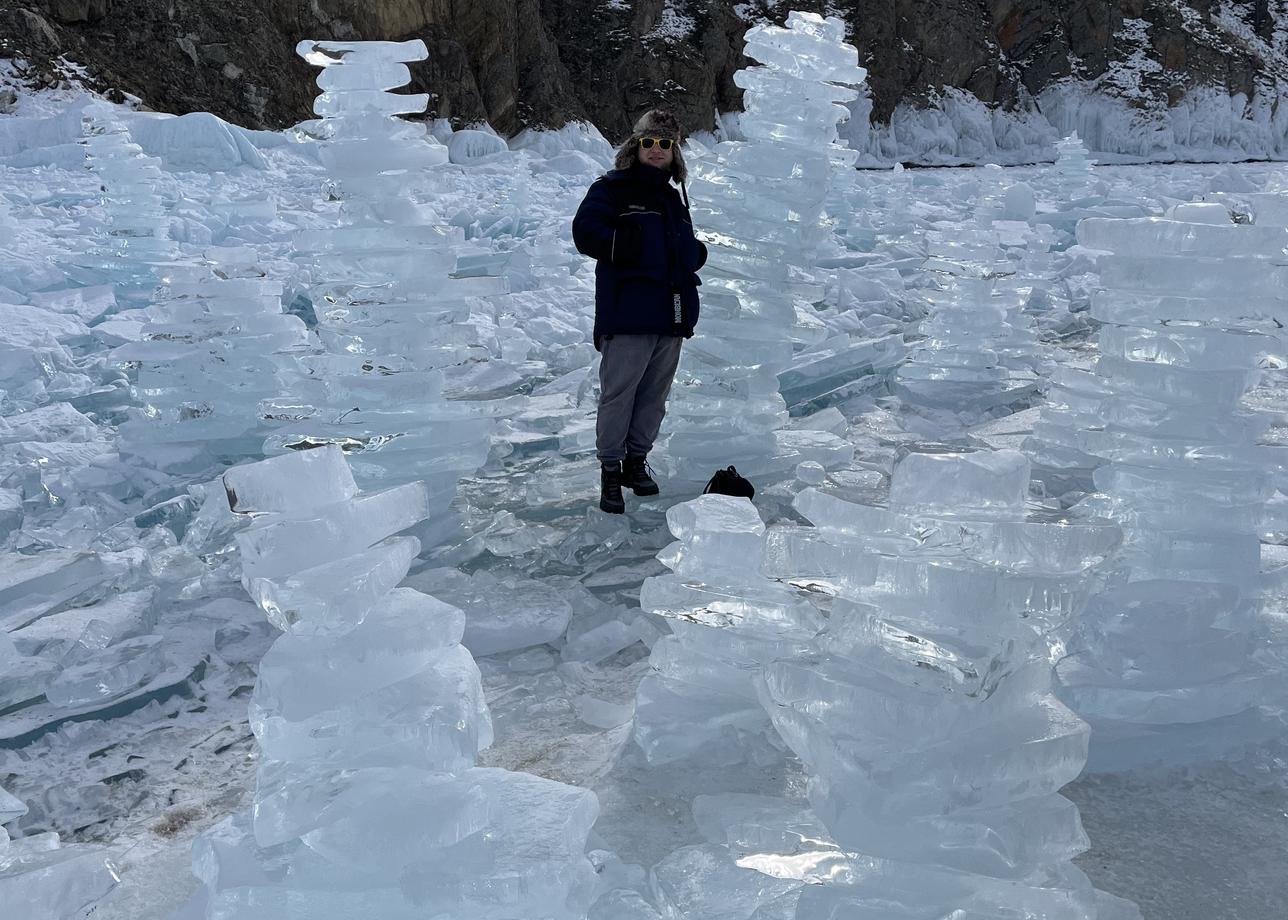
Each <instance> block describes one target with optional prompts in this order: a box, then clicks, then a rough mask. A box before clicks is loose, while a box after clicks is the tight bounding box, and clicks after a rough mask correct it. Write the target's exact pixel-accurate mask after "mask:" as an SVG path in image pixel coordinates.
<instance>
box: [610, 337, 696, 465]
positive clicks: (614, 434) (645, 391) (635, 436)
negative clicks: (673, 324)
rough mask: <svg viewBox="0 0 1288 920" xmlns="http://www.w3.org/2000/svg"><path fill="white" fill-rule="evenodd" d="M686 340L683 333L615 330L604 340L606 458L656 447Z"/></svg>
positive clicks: (637, 453)
mask: <svg viewBox="0 0 1288 920" xmlns="http://www.w3.org/2000/svg"><path fill="white" fill-rule="evenodd" d="M683 341H684V339H682V338H681V337H680V336H678V335H614V336H613V337H611V338H605V339H603V340H602V341H601V342H600V347H599V353H600V363H599V414H598V415H597V416H596V418H595V447H596V448H597V449H598V453H599V459H600V461H601V462H604V463H613V462H616V461H618V460H621V459H623V458H624V457H625V456H626V455H627V454H631V455H633V456H641V457H642V456H644V455H645V454H647V453H648V452H649V450H651V449H652V447H653V441H654V439H655V438H657V432H658V429H659V428H661V427H662V417H663V416H664V415H666V397H667V394H669V393H670V392H671V381H672V380H674V379H675V369H676V367H678V366H679V363H680V344H681V343H682V342H683Z"/></svg>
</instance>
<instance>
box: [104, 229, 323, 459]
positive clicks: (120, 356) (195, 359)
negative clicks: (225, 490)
mask: <svg viewBox="0 0 1288 920" xmlns="http://www.w3.org/2000/svg"><path fill="white" fill-rule="evenodd" d="M160 281H161V284H160V286H159V287H158V288H157V290H156V291H155V293H154V295H153V301H152V304H151V305H150V306H149V307H148V308H147V309H146V311H145V315H146V317H147V322H146V323H145V324H144V325H143V327H142V330H141V332H142V338H141V339H140V340H139V341H137V342H130V343H128V344H125V345H122V346H119V347H118V348H116V349H115V350H114V351H113V352H112V360H113V361H116V362H135V363H137V366H138V378H137V387H136V393H137V394H138V396H139V397H140V398H141V399H142V400H143V402H144V404H145V408H144V409H143V410H142V412H141V417H139V418H136V419H134V420H132V421H130V422H129V423H127V424H126V425H123V426H122V427H121V442H122V446H121V450H122V453H123V454H127V455H132V456H135V457H138V458H140V459H141V460H143V462H144V463H146V464H148V465H150V466H156V467H160V468H163V469H168V470H176V469H186V470H189V471H191V472H201V471H204V470H207V469H209V468H211V467H213V466H216V465H229V464H232V463H237V462H239V461H241V460H243V459H246V458H249V457H257V456H259V455H260V450H261V447H262V445H263V441H264V437H265V435H266V433H267V432H266V430H265V428H264V422H263V421H262V420H261V419H260V418H259V417H258V416H259V405H260V403H261V402H262V401H263V400H266V399H270V398H272V397H274V396H276V395H277V394H278V392H279V391H280V390H281V387H282V385H283V379H284V377H285V374H286V369H287V367H288V364H287V362H288V361H290V360H292V359H293V358H298V357H300V356H301V355H303V353H304V352H305V350H306V349H307V347H308V344H309V336H308V332H307V330H306V329H305V326H304V323H303V321H302V320H300V319H299V317H296V316H290V315H287V314H286V313H284V312H283V310H282V284H281V282H280V281H277V280H275V279H272V278H269V277H267V275H266V272H265V271H264V270H263V269H262V268H261V267H260V265H259V258H258V255H257V254H256V252H255V250H254V249H252V248H250V247H224V246H213V247H209V248H207V249H206V251H205V253H204V258H202V259H201V260H197V261H194V262H192V263H190V264H174V265H170V266H168V267H167V268H166V270H165V273H164V275H163V277H162V278H161V279H160Z"/></svg>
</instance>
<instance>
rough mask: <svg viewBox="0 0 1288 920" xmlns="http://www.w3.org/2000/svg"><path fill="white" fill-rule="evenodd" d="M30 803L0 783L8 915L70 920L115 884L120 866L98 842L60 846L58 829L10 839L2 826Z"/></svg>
mask: <svg viewBox="0 0 1288 920" xmlns="http://www.w3.org/2000/svg"><path fill="white" fill-rule="evenodd" d="M26 813H27V806H26V805H24V804H23V803H22V802H20V801H18V800H17V799H15V798H14V797H13V796H11V795H10V794H9V793H7V792H5V790H4V789H2V788H0V905H4V911H5V914H4V915H5V916H6V917H14V918H15V920H16V918H22V920H72V918H76V917H82V916H85V915H86V913H87V912H89V911H90V910H92V909H93V906H94V904H95V903H96V902H98V901H99V900H100V899H101V898H103V896H104V895H106V894H107V893H108V892H110V891H111V890H112V889H113V888H115V887H116V884H117V882H118V881H119V879H117V877H116V870H115V869H114V867H113V866H112V864H111V863H110V862H108V860H107V859H106V858H105V856H104V852H103V850H102V849H100V848H99V847H93V846H85V845H82V844H72V845H70V846H61V845H60V844H59V842H58V835H57V834H34V835H32V836H30V837H19V838H18V839H16V840H10V839H9V833H8V832H7V831H6V830H5V829H4V825H5V824H8V823H9V822H10V821H16V820H18V819H19V818H21V817H22V816H23V815H25V814H26Z"/></svg>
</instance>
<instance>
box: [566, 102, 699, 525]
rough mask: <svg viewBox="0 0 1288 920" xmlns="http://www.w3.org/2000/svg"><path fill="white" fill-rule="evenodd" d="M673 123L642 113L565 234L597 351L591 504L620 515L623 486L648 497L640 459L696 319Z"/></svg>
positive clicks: (694, 242) (651, 491) (693, 255)
mask: <svg viewBox="0 0 1288 920" xmlns="http://www.w3.org/2000/svg"><path fill="white" fill-rule="evenodd" d="M679 145H680V124H679V121H678V120H677V119H676V117H675V116H674V115H673V114H671V113H670V112H668V111H666V110H665V109H654V110H652V111H650V112H646V113H645V114H644V116H643V117H642V118H640V120H639V121H638V122H636V124H635V130H634V131H633V132H632V133H631V136H630V137H629V138H628V139H627V140H626V142H625V143H623V144H622V146H621V147H619V148H618V150H617V159H616V161H615V162H614V164H613V165H614V168H613V169H612V170H611V171H609V172H608V173H607V174H605V175H603V176H601V177H600V178H599V179H596V180H595V182H594V184H592V185H591V187H590V191H588V192H587V193H586V197H585V199H584V200H583V201H582V203H581V206H580V207H579V208H578V209H577V216H576V217H575V218H574V219H573V222H572V238H573V241H574V242H575V243H576V244H577V251H578V252H580V253H582V254H583V255H587V256H590V257H591V258H592V259H594V260H595V262H596V264H595V332H594V336H595V348H596V349H597V350H598V351H599V353H600V365H599V389H600V393H599V412H598V415H597V417H596V423H595V446H596V448H597V451H598V455H599V462H600V496H599V507H600V508H601V509H603V510H604V511H607V512H608V513H610V514H622V513H623V512H624V511H625V510H626V502H625V501H624V500H623V498H622V487H623V486H624V487H626V488H628V489H631V490H632V491H633V492H634V493H635V494H636V495H656V494H657V493H658V486H657V483H656V482H654V481H653V478H652V476H650V475H649V469H648V465H647V463H646V460H647V458H648V452H649V450H650V449H652V447H653V441H654V439H655V438H656V437H657V433H658V429H660V428H661V426H662V418H663V416H665V415H666V397H667V394H669V393H670V391H671V381H672V380H673V379H674V378H675V369H676V367H677V366H678V365H679V363H680V343H681V342H682V341H683V340H684V339H686V338H689V337H690V336H692V335H693V327H694V325H695V324H696V323H697V321H698V285H699V284H701V283H702V282H701V281H699V280H698V276H697V274H696V272H697V271H698V269H700V268H701V267H702V265H703V263H704V262H706V260H707V248H706V246H704V245H703V244H702V243H700V242H699V241H698V239H697V238H696V237H695V236H694V235H693V222H692V220H691V219H690V217H689V205H688V196H687V195H686V196H685V197H684V199H681V198H680V193H679V192H678V191H677V190H676V188H675V186H674V185H672V182H677V183H680V184H681V187H683V183H684V179H685V175H686V170H685V167H684V158H683V157H682V156H681V155H680V146H679Z"/></svg>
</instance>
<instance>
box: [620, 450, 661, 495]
mask: <svg viewBox="0 0 1288 920" xmlns="http://www.w3.org/2000/svg"><path fill="white" fill-rule="evenodd" d="M650 472H651V471H650V470H649V468H648V461H647V460H646V459H645V458H644V457H643V456H639V457H632V456H631V455H630V454H627V455H626V462H625V463H623V464H622V485H624V486H625V487H626V488H628V489H630V490H631V491H632V492H634V493H635V494H636V495H656V494H657V493H658V492H660V491H661V489H659V488H658V487H657V483H656V482H654V481H653V477H652V476H651V475H649V474H650Z"/></svg>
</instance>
